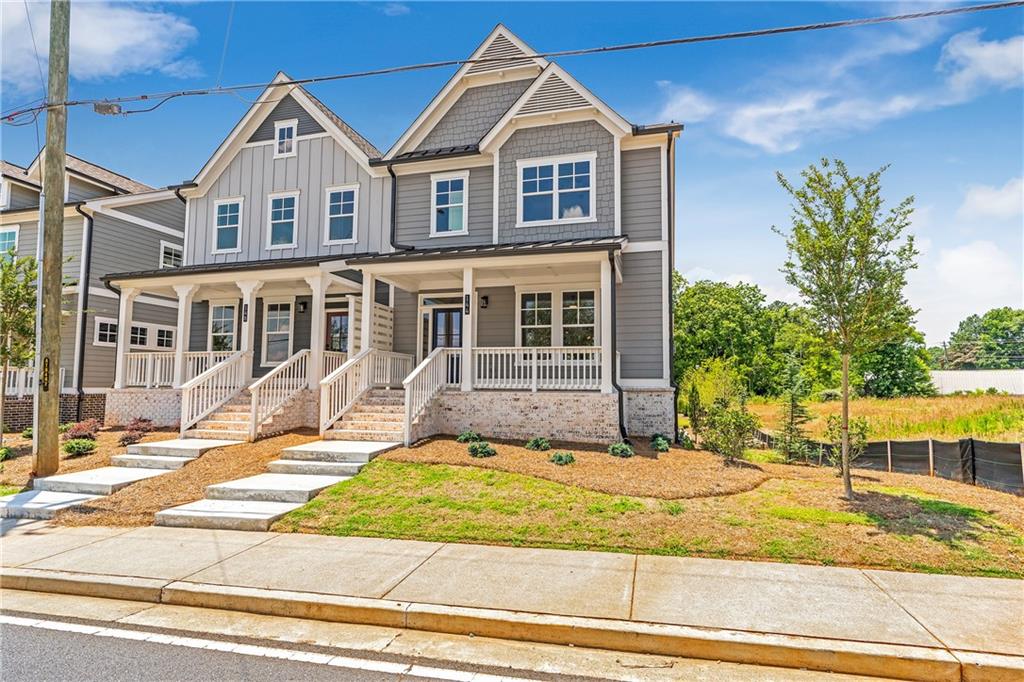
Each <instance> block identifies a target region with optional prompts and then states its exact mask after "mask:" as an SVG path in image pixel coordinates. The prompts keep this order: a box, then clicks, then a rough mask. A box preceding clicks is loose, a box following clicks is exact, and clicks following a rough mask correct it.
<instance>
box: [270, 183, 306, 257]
mask: <svg viewBox="0 0 1024 682" xmlns="http://www.w3.org/2000/svg"><path fill="white" fill-rule="evenodd" d="M269 204H270V206H269V216H268V217H269V219H270V223H269V225H268V226H267V248H268V249H291V248H294V247H295V221H296V217H295V216H296V214H297V211H298V208H299V193H298V192H288V193H287V194H271V195H270V198H269Z"/></svg>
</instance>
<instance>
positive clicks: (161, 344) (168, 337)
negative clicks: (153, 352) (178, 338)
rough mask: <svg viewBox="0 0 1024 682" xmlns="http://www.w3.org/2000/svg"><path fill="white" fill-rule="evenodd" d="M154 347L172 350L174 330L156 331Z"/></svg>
mask: <svg viewBox="0 0 1024 682" xmlns="http://www.w3.org/2000/svg"><path fill="white" fill-rule="evenodd" d="M156 347H157V348H174V330H173V329H157V330H156Z"/></svg>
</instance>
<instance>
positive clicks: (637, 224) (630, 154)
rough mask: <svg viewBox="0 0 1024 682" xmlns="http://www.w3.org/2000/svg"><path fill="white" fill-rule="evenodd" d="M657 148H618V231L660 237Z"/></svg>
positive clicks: (644, 237)
mask: <svg viewBox="0 0 1024 682" xmlns="http://www.w3.org/2000/svg"><path fill="white" fill-rule="evenodd" d="M661 163H662V161H661V148H660V147H654V148H651V149H634V150H630V151H624V152H622V166H621V170H622V234H624V235H626V236H627V237H629V239H630V240H631V241H642V240H660V239H661V222H662V218H661V177H662V167H661Z"/></svg>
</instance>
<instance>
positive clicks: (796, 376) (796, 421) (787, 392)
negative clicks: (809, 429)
mask: <svg viewBox="0 0 1024 682" xmlns="http://www.w3.org/2000/svg"><path fill="white" fill-rule="evenodd" d="M782 384H783V387H784V390H783V393H782V428H781V429H780V430H779V435H778V438H776V439H775V442H776V446H777V447H778V450H779V451H780V452H781V453H782V454H783V455H784V456H785V457H786V461H787V462H789V461H792V460H794V459H807V457H808V455H809V454H810V448H809V444H808V442H807V434H806V432H805V431H804V425H806V424H807V422H809V421H810V420H811V415H810V413H809V412H808V411H807V406H806V405H804V400H805V399H806V398H807V381H806V380H805V379H804V377H803V373H802V372H801V367H800V362H799V360H798V359H797V357H796V356H795V355H790V356H789V357H788V358H787V360H786V366H785V368H784V369H783V373H782Z"/></svg>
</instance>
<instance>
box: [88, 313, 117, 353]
mask: <svg viewBox="0 0 1024 682" xmlns="http://www.w3.org/2000/svg"><path fill="white" fill-rule="evenodd" d="M93 345H96V346H116V345H117V321H116V320H110V319H104V318H101V317H97V318H96V334H95V338H94V339H93Z"/></svg>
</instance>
